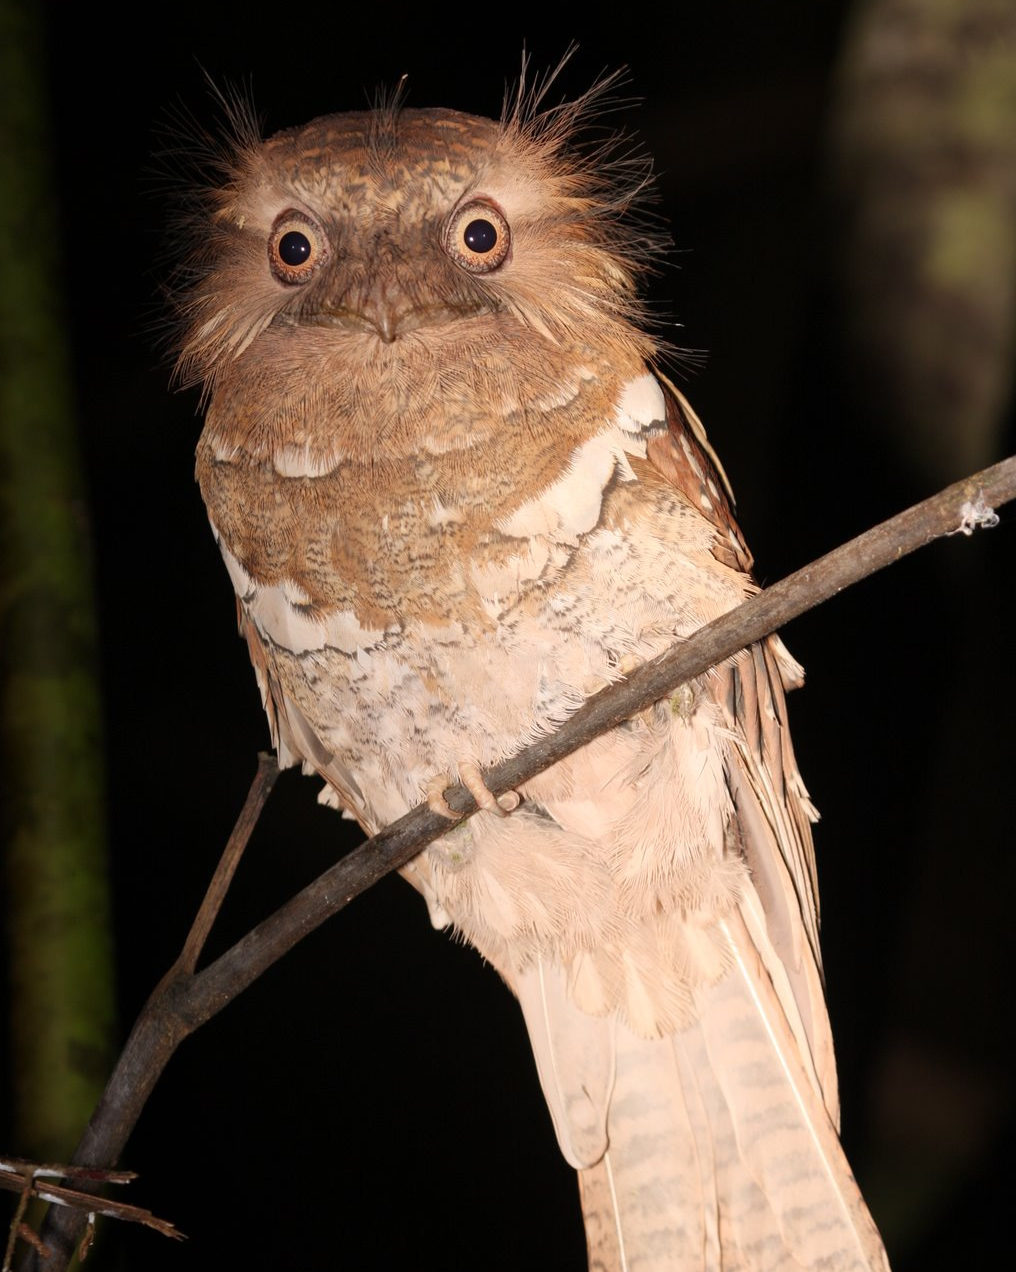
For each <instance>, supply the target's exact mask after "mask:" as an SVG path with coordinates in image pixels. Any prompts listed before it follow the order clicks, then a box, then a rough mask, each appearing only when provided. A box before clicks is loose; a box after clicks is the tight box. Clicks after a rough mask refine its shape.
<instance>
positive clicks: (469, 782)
mask: <svg viewBox="0 0 1016 1272" xmlns="http://www.w3.org/2000/svg"><path fill="white" fill-rule="evenodd" d="M459 781H460V782H461V783H462V785H463V786H464V787H465V788H466V790H467V791H468V792H469V793H470V795H472V797H473V799H475V800H476V806H477V808H482V809H483V810H484V812H487V813H494V814H495V815H496V816H498V817H507V816H508V814H509V813H512V812H514V811H515V809H516V808H518V806H519V804H520V803H521V802H522V799H521V796H520V795H519V793H518V791H504V792H503V793H502V794H501V795H494V793H493V791H491V789H490V787H489V786H488V785H487V783H486V782H485V781H484V780H483V774H482V773H481V772H480V766H479V765H478V764H476V763H475V762H474V761H473V760H460V761H459Z"/></svg>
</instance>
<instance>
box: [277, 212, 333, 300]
mask: <svg viewBox="0 0 1016 1272" xmlns="http://www.w3.org/2000/svg"><path fill="white" fill-rule="evenodd" d="M327 259H328V238H327V236H326V235H325V232H324V230H322V228H321V226H320V225H318V223H317V222H316V221H313V220H312V219H311V218H310V217H309V216H307V215H306V214H305V213H303V212H297V211H295V210H291V211H289V212H283V213H282V215H281V216H280V217H277V218H276V221H275V224H274V225H273V226H272V232H271V235H270V236H269V239H268V263H269V265H270V266H271V268H272V273H273V274H274V275H275V277H276V278H277V279H278V280H279V282H281V283H286V284H288V285H289V286H291V287H292V286H297V285H299V284H300V283H306V282H307V281H308V280H309V279H311V278H313V276H314V275H315V274H316V273H317V272H318V270H319V269H320V268H321V266H322V265H323V264H324V263H325V261H326V260H327Z"/></svg>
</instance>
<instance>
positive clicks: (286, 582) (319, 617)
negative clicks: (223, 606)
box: [217, 536, 384, 656]
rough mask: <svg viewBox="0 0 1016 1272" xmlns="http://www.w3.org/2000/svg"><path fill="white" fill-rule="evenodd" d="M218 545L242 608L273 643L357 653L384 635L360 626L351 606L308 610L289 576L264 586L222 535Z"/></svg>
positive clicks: (300, 590) (304, 596)
mask: <svg viewBox="0 0 1016 1272" xmlns="http://www.w3.org/2000/svg"><path fill="white" fill-rule="evenodd" d="M217 537H218V536H217ZM219 548H220V550H221V552H222V559H223V560H224V561H225V563H226V569H227V570H228V572H229V577H230V578H231V579H232V581H233V587H234V589H235V590H236V594H237V596H238V597H239V598H240V601H241V602H242V604H243V607H244V609H245V610H246V611H247V613H248V614H249V615H250V617H251V619H252V620H253V622H254V624H255V626H256V627H257V629H258V631H259V632H260V633H261V635H262V636H264V637H265V638H266V639H267V640H270V641H271V642H272V643H273V644H275V645H280V646H281V647H282V648H284V649H287V650H289V652H290V653H293V654H297V655H299V654H306V653H310V652H311V651H316V650H322V649H337V650H339V651H341V652H342V653H344V654H356V655H358V656H359V655H361V654H362V653H364V651H366V650H368V649H371V648H372V647H373V646H375V645H377V644H378V643H379V642H380V641H381V640H382V639H383V638H384V632H383V631H382V630H380V629H375V628H368V627H362V626H361V625H360V623H359V621H358V620H357V618H356V615H355V614H354V613H353V611H352V610H340V611H338V612H335V611H333V612H331V613H328V614H320V613H318V612H316V611H313V610H309V609H308V608H307V603H308V601H309V599H310V598H309V597H308V596H307V593H306V592H305V591H304V590H303V588H301V587H300V586H299V584H297V583H296V582H294V581H293V580H292V579H283V580H282V582H281V583H274V584H272V585H271V586H269V587H263V586H262V585H261V584H259V583H258V582H257V581H256V580H255V579H254V578H252V577H251V575H250V574H248V573H247V571H246V570H245V569H244V567H243V566H242V565H241V564H240V562H239V561H238V560H237V559H236V557H235V556H234V555H233V554H232V552H230V550H229V548H227V547H226V545H225V543H223V541H222V539H221V538H219Z"/></svg>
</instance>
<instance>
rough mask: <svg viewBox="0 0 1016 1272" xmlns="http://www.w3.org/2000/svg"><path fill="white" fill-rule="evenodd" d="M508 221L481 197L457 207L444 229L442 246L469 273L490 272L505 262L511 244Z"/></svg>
mask: <svg viewBox="0 0 1016 1272" xmlns="http://www.w3.org/2000/svg"><path fill="white" fill-rule="evenodd" d="M511 242H512V236H511V230H510V229H509V228H508V222H507V221H506V220H505V218H504V217H503V216H502V214H501V213H500V212H499V211H498V209H497V208H496V207H494V205H493V204H491V203H487V202H485V201H484V200H482V199H474V200H473V201H472V202H471V203H467V204H465V205H464V206H463V207H461V208H458V209H456V211H455V212H454V213H453V214H452V217H451V220H450V221H449V222H448V225H447V227H446V228H445V235H444V249H445V251H446V252H447V253H448V255H449V256H450V257H451V258H452V260H453V261H454V262H455V264H456V265H461V266H462V268H463V269H467V270H469V272H470V273H471V274H489V273H490V272H491V270H495V269H497V267H498V266H499V265H501V264H503V263H504V261H505V259H506V258H507V256H508V249H509V248H510V247H511Z"/></svg>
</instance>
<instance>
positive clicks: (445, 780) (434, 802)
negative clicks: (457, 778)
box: [424, 773, 462, 821]
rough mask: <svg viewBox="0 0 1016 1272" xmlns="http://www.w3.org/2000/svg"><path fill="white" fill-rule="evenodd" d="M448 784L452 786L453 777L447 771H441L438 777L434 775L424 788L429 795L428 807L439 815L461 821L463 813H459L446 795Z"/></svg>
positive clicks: (450, 819)
mask: <svg viewBox="0 0 1016 1272" xmlns="http://www.w3.org/2000/svg"><path fill="white" fill-rule="evenodd" d="M448 786H451V779H450V778H449V776H448V774H447V773H439V774H438V775H437V777H432V778H431V779H430V781H429V782H428V783H427V785H426V787H425V788H424V790H425V792H426V795H427V807H428V808H429V809H430V811H431V812H432V813H437V814H438V816H439V817H447V818H448V820H449V821H459V820H461V818H462V814H461V813H457V812H456V811H455V809H454V808H452V806H451V804H449V803H448V801H447V800H446V799H445V797H444V793H445V789H446V787H448Z"/></svg>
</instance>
